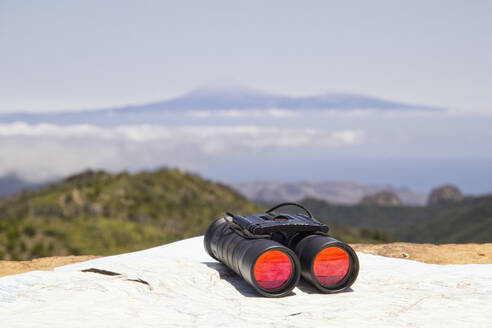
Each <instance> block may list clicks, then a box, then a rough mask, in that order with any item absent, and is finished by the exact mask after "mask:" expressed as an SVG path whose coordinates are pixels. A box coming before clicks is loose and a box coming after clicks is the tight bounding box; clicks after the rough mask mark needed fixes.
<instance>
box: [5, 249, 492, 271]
mask: <svg viewBox="0 0 492 328" xmlns="http://www.w3.org/2000/svg"><path fill="white" fill-rule="evenodd" d="M352 247H353V248H354V249H355V250H356V251H358V252H363V253H367V254H374V255H381V256H387V257H395V258H400V259H408V260H414V261H420V262H424V263H431V264H471V263H474V264H487V263H488V264H492V243H489V244H445V245H433V244H411V243H390V244H376V245H373V244H354V245H352ZM97 257H98V256H92V255H88V256H54V257H44V258H39V259H34V260H32V261H0V277H2V276H7V275H13V274H18V273H23V272H28V271H34V270H52V269H53V268H55V267H58V266H62V265H67V264H72V263H77V262H83V261H88V260H92V259H95V258H97Z"/></svg>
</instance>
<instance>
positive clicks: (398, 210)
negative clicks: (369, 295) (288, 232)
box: [302, 195, 492, 244]
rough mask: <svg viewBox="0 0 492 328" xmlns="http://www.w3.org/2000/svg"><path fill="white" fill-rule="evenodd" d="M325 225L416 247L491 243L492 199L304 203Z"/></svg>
mask: <svg viewBox="0 0 492 328" xmlns="http://www.w3.org/2000/svg"><path fill="white" fill-rule="evenodd" d="M302 203H303V205H305V206H307V207H308V208H310V209H311V211H312V213H313V215H314V216H315V217H317V218H320V219H321V220H322V221H324V222H331V223H335V224H342V225H345V226H350V227H353V228H359V229H369V230H370V231H378V232H380V233H385V234H386V235H387V236H388V238H389V239H392V240H398V241H407V242H419V243H438V244H439V243H485V242H492V195H485V196H479V197H470V196H469V197H465V198H464V199H463V200H462V201H460V202H453V203H446V204H439V205H436V204H432V205H429V206H377V205H365V204H358V205H353V206H349V205H334V204H329V203H327V202H325V201H321V200H317V199H305V200H303V201H302Z"/></svg>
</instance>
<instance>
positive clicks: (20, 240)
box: [0, 169, 386, 260]
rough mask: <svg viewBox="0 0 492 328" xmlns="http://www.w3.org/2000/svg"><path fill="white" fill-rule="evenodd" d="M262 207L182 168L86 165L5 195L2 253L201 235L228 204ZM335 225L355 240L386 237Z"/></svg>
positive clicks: (97, 249) (63, 251)
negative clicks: (120, 169) (111, 169)
mask: <svg viewBox="0 0 492 328" xmlns="http://www.w3.org/2000/svg"><path fill="white" fill-rule="evenodd" d="M264 210H265V208H262V207H261V206H259V205H256V204H254V203H251V202H250V201H248V200H246V199H245V198H244V197H243V196H241V195H240V194H238V193H237V192H235V191H234V190H232V189H231V188H229V187H227V186H225V185H223V184H219V183H214V182H211V181H207V180H204V179H202V178H200V177H199V176H197V175H193V174H187V173H182V172H180V171H178V170H168V169H163V170H159V171H155V172H141V173H138V174H129V173H121V174H109V173H106V172H94V171H87V172H84V173H82V174H78V175H74V176H72V177H70V178H67V179H65V180H63V181H61V182H59V183H56V184H53V185H51V186H47V187H44V188H42V189H39V190H36V191H31V192H24V193H22V194H20V195H17V196H13V197H9V198H6V199H2V200H0V259H14V260H20V259H31V258H36V257H43V256H53V255H78V254H94V255H110V254H117V253H123V252H130V251H135V250H140V249H145V248H149V247H153V246H157V245H162V244H164V243H168V242H172V241H176V240H180V239H184V238H188V237H192V236H197V235H201V234H203V233H204V232H205V229H206V228H207V227H208V225H209V224H210V222H211V221H212V220H214V219H215V218H217V217H219V216H221V215H223V213H224V212H225V211H231V212H235V213H244V214H249V213H258V212H261V211H264ZM330 226H331V228H332V230H331V231H332V233H333V234H334V236H336V237H338V238H342V239H344V240H346V241H349V242H356V241H358V242H381V241H385V240H386V239H385V236H383V235H380V234H378V233H373V232H370V231H367V230H359V229H355V228H348V227H346V226H343V225H339V224H334V225H330Z"/></svg>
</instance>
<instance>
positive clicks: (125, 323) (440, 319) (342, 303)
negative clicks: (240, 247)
mask: <svg viewBox="0 0 492 328" xmlns="http://www.w3.org/2000/svg"><path fill="white" fill-rule="evenodd" d="M404 252H405V251H403V252H402V251H401V250H400V249H398V250H397V255H398V256H399V257H402V256H403V257H405V256H404V255H402V254H403V253H404ZM481 252H482V251H481ZM405 253H407V254H409V256H410V259H412V257H413V254H411V253H408V252H405ZM358 257H359V261H360V272H359V277H358V278H357V281H356V282H355V283H354V285H353V286H352V287H351V289H350V291H348V292H344V293H338V294H321V293H319V292H318V291H317V290H316V289H314V288H313V287H312V286H311V285H309V284H308V283H306V282H305V281H303V280H301V281H300V282H299V284H298V286H297V287H296V288H295V289H294V290H293V292H292V294H291V295H289V296H286V297H282V298H266V297H260V296H259V295H258V294H257V293H256V292H255V291H254V290H253V289H252V288H251V287H250V286H249V285H248V284H247V283H246V282H245V281H244V280H243V279H241V278H240V277H239V276H237V275H236V274H234V273H233V272H232V271H231V270H230V269H228V268H227V267H226V266H224V265H223V264H221V263H218V262H216V261H215V260H214V259H212V258H211V257H210V256H208V255H207V254H206V252H205V250H204V248H203V238H202V237H197V238H192V239H187V240H182V241H179V242H176V243H173V244H169V245H164V246H160V247H154V248H151V249H147V250H144V251H139V252H135V253H128V254H121V255H116V256H110V257H103V258H98V259H92V260H90V261H87V262H80V263H76V264H71V265H68V266H63V267H58V268H55V269H54V270H53V271H34V272H29V273H24V274H21V275H14V276H7V277H2V278H0V318H2V327H9V328H15V327H80V326H83V327H101V326H111V327H113V326H114V327H129V328H134V327H143V326H145V327H163V326H166V327H167V326H172V327H222V326H225V327H229V326H233V327H250V326H251V327H324V326H326V325H327V322H328V323H330V325H331V326H337V327H364V328H366V327H435V326H442V325H443V323H446V327H447V328H451V327H460V328H461V327H463V326H471V327H485V326H489V325H490V322H491V321H492V311H490V310H489V308H490V303H491V300H492V265H491V264H473V265H435V264H425V263H420V262H416V261H412V260H409V259H401V258H400V259H395V258H387V257H381V256H375V255H369V254H364V253H358Z"/></svg>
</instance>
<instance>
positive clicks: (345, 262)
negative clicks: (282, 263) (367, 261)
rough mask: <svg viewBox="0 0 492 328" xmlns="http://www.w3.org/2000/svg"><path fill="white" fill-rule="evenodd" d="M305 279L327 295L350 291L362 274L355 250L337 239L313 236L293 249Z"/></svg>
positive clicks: (305, 238)
mask: <svg viewBox="0 0 492 328" xmlns="http://www.w3.org/2000/svg"><path fill="white" fill-rule="evenodd" d="M294 251H295V253H296V255H297V257H298V258H299V261H300V263H301V271H302V276H303V278H304V279H306V280H308V281H309V282H311V283H312V284H313V285H314V286H315V287H316V288H318V289H319V290H320V291H322V292H324V293H335V292H339V291H341V290H344V289H346V288H349V287H350V286H351V285H352V284H353V283H354V281H355V279H356V278H357V275H358V274H359V260H358V258H357V255H356V254H355V252H354V250H353V249H352V248H351V247H350V246H349V245H347V244H346V243H343V242H341V241H338V240H336V239H334V238H331V237H328V236H324V235H318V234H313V235H309V236H307V237H304V238H303V239H301V240H300V241H299V242H298V243H297V245H296V246H295V247H294Z"/></svg>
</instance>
